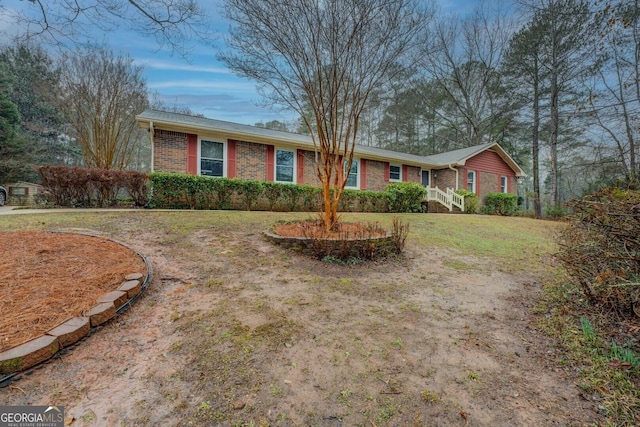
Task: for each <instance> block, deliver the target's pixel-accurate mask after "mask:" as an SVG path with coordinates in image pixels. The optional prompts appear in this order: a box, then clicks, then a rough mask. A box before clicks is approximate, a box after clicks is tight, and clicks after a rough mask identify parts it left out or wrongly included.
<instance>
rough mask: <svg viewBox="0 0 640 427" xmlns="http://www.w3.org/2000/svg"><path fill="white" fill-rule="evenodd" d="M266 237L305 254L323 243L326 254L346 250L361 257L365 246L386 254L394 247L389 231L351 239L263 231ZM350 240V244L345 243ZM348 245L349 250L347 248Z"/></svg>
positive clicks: (338, 253) (312, 251) (341, 252)
mask: <svg viewBox="0 0 640 427" xmlns="http://www.w3.org/2000/svg"><path fill="white" fill-rule="evenodd" d="M263 235H264V237H265V238H266V239H267V240H268V241H270V242H271V243H274V244H276V245H279V246H280V247H282V248H284V249H293V250H295V251H298V252H300V253H302V254H303V255H307V256H313V254H314V246H315V245H318V244H321V245H322V246H323V248H322V249H323V250H324V251H325V252H326V255H336V256H337V255H340V254H343V253H345V252H350V254H351V256H353V257H356V258H357V257H359V255H360V254H361V253H362V252H361V251H362V250H363V248H370V247H371V246H374V247H375V248H376V249H377V250H378V251H379V254H385V253H388V252H389V248H393V247H394V236H393V234H392V233H390V232H388V233H387V234H386V235H384V236H378V237H355V238H349V239H339V238H318V239H315V238H310V237H286V236H279V235H277V234H275V233H273V232H270V231H265V232H263ZM345 242H348V245H347V244H346V243H345ZM346 247H348V250H346Z"/></svg>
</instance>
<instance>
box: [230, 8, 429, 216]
mask: <svg viewBox="0 0 640 427" xmlns="http://www.w3.org/2000/svg"><path fill="white" fill-rule="evenodd" d="M418 4H419V3H418V2H417V1H415V0H289V1H282V0H226V1H225V6H226V14H227V17H228V18H229V19H230V20H231V21H232V22H233V23H234V24H235V26H234V28H233V29H232V30H231V36H230V37H229V40H228V43H229V45H230V47H231V49H232V51H231V52H228V53H224V54H222V55H221V59H222V60H223V61H225V62H226V64H227V65H228V66H229V67H230V69H231V70H232V71H234V72H235V73H237V74H239V75H241V76H244V77H248V78H251V79H253V80H256V81H257V82H258V83H259V85H260V86H261V88H262V89H263V91H264V94H265V95H266V96H267V97H268V98H269V99H271V100H272V101H274V102H275V103H277V104H280V105H285V106H288V107H289V108H291V109H292V110H294V111H296V112H297V113H299V115H300V116H301V117H302V118H303V120H304V122H305V125H306V127H307V128H308V129H309V132H310V134H311V137H312V139H313V142H314V145H315V147H316V172H317V175H318V177H319V179H320V181H321V182H322V189H323V195H324V211H323V221H324V225H325V227H326V228H328V229H329V228H331V227H332V226H333V225H334V224H335V223H336V222H337V221H338V215H337V209H338V203H339V201H340V198H341V197H342V193H343V190H344V187H345V183H346V179H345V177H348V176H349V172H350V170H351V165H352V161H353V149H354V145H355V141H356V137H357V135H358V125H359V121H360V116H361V114H362V112H363V109H364V107H365V104H366V101H367V98H368V97H369V96H370V94H371V93H372V91H373V90H374V89H376V88H378V87H381V86H382V85H383V84H384V83H385V82H386V81H387V79H388V78H389V77H390V74H391V72H392V71H393V70H394V68H393V67H392V66H393V65H394V64H396V63H401V62H403V60H404V59H405V56H406V54H407V53H408V52H411V51H412V50H413V49H414V48H415V47H416V45H417V43H419V40H418V36H419V34H421V32H422V30H423V29H424V27H425V18H426V16H427V15H426V14H425V13H424V12H423V10H421V9H420V8H419V6H418ZM308 107H310V109H311V111H312V116H311V117H310V116H309V115H308V114H307V113H308V109H309V108H308Z"/></svg>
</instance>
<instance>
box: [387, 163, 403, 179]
mask: <svg viewBox="0 0 640 427" xmlns="http://www.w3.org/2000/svg"><path fill="white" fill-rule="evenodd" d="M389 181H396V182H397V181H402V166H399V165H389Z"/></svg>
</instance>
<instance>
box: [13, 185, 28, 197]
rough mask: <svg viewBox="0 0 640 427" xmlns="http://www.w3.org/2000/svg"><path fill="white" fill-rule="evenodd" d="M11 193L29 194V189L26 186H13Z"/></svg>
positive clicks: (18, 194)
mask: <svg viewBox="0 0 640 427" xmlns="http://www.w3.org/2000/svg"><path fill="white" fill-rule="evenodd" d="M11 195H12V196H26V195H27V189H26V187H12V188H11Z"/></svg>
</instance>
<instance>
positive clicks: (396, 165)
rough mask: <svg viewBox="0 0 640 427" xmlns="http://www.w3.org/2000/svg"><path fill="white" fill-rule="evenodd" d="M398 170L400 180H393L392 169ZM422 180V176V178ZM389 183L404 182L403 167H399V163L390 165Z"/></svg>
mask: <svg viewBox="0 0 640 427" xmlns="http://www.w3.org/2000/svg"><path fill="white" fill-rule="evenodd" d="M392 167H394V168H398V176H399V178H398V179H392V178H391V168H392ZM420 178H421V179H422V176H421V177H420ZM389 182H402V165H399V164H397V163H389Z"/></svg>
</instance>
